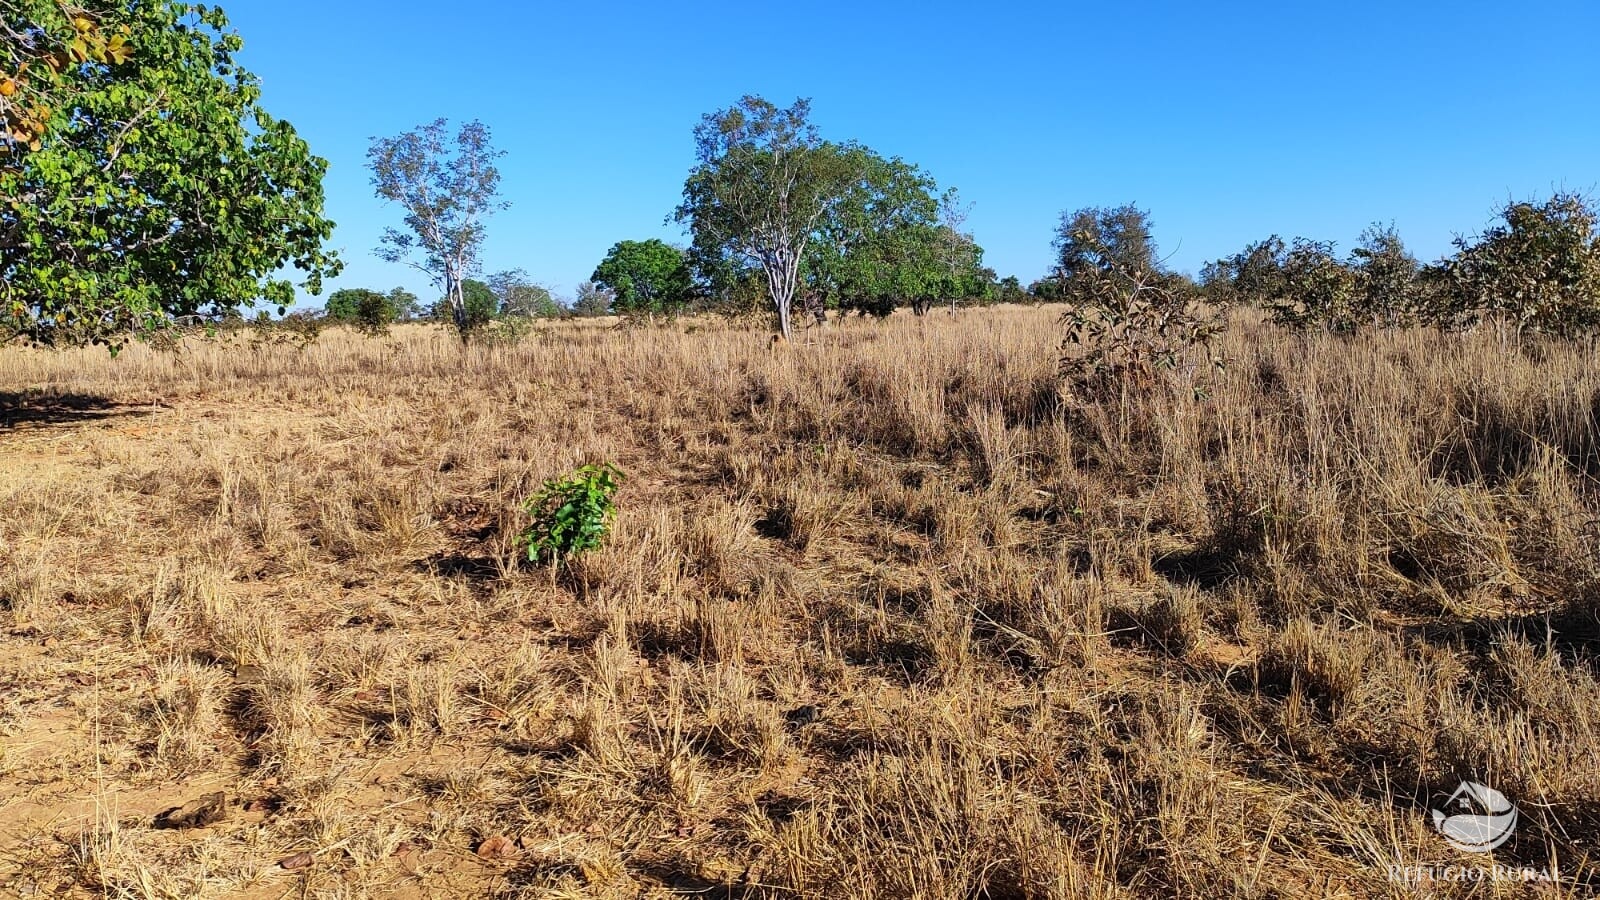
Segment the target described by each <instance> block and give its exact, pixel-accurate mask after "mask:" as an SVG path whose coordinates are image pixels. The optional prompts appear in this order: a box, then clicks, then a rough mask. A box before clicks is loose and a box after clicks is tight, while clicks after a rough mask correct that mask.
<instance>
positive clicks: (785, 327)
mask: <svg viewBox="0 0 1600 900" xmlns="http://www.w3.org/2000/svg"><path fill="white" fill-rule="evenodd" d="M789 300H790V298H788V297H778V296H777V295H773V298H772V305H773V306H775V307H777V309H778V333H779V334H782V335H783V339H784V340H786V341H787V340H788V339H789V337H790V335H789Z"/></svg>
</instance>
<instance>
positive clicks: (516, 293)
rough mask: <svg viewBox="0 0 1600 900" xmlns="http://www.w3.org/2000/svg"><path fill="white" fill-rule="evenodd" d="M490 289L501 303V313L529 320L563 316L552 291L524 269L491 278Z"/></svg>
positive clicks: (512, 270) (498, 273)
mask: <svg viewBox="0 0 1600 900" xmlns="http://www.w3.org/2000/svg"><path fill="white" fill-rule="evenodd" d="M488 284H489V289H490V290H492V291H494V295H495V297H496V298H498V299H499V301H500V313H501V314H502V315H506V316H521V317H523V318H528V319H547V318H554V317H556V316H559V315H561V304H560V303H558V302H556V298H555V297H554V296H553V295H552V294H551V293H550V289H549V288H547V287H545V286H544V285H542V284H539V283H537V282H535V281H534V280H533V279H532V278H530V277H528V273H527V272H525V271H523V270H522V269H510V270H508V271H505V272H496V273H495V274H493V275H491V276H489V281H488Z"/></svg>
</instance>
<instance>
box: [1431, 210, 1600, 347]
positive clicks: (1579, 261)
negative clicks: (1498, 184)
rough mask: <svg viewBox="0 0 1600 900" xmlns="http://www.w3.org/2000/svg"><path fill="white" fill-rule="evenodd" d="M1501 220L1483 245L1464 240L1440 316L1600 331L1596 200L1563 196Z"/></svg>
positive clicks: (1447, 270) (1556, 330)
mask: <svg viewBox="0 0 1600 900" xmlns="http://www.w3.org/2000/svg"><path fill="white" fill-rule="evenodd" d="M1500 218H1501V220H1502V221H1501V224H1497V225H1494V226H1492V227H1490V228H1488V229H1487V230H1485V231H1484V233H1483V234H1481V235H1479V236H1478V238H1477V239H1476V240H1467V239H1465V238H1457V239H1456V248H1457V251H1458V252H1457V253H1456V255H1455V256H1454V257H1453V258H1451V259H1449V260H1447V261H1445V263H1444V264H1443V265H1442V266H1441V269H1442V276H1443V281H1444V283H1445V285H1446V286H1447V290H1446V292H1445V293H1444V295H1443V297H1442V302H1441V303H1439V304H1437V308H1436V309H1435V311H1434V315H1433V318H1434V319H1435V320H1437V321H1441V322H1443V323H1445V324H1459V325H1470V324H1473V323H1475V322H1477V321H1479V320H1481V319H1483V318H1495V319H1501V320H1504V321H1507V322H1510V323H1512V324H1513V325H1515V327H1516V329H1517V331H1518V333H1519V334H1520V333H1522V332H1524V331H1530V330H1531V331H1541V332H1547V333H1551V334H1559V335H1568V336H1570V335H1577V334H1583V333H1588V332H1593V331H1594V330H1595V329H1597V328H1600V236H1597V235H1596V231H1595V225H1596V215H1595V211H1594V209H1593V208H1592V207H1591V206H1590V205H1589V203H1588V201H1587V200H1586V199H1585V198H1583V197H1582V196H1579V195H1577V194H1569V193H1561V194H1556V195H1555V196H1553V197H1551V198H1550V199H1549V200H1548V201H1546V202H1545V203H1543V204H1539V203H1532V202H1520V203H1510V204H1507V205H1506V206H1505V207H1504V208H1503V209H1502V210H1501V212H1500Z"/></svg>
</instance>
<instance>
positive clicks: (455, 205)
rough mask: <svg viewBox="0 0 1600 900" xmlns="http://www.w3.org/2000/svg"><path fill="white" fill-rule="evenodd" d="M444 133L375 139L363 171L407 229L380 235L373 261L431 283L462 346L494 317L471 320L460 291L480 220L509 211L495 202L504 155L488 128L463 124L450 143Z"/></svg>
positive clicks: (478, 241)
mask: <svg viewBox="0 0 1600 900" xmlns="http://www.w3.org/2000/svg"><path fill="white" fill-rule="evenodd" d="M446 129H447V123H446V121H445V120H444V119H437V120H435V121H434V122H432V123H430V124H427V125H423V126H421V127H418V128H416V129H413V130H411V131H408V132H406V133H404V134H402V135H399V136H398V137H393V138H376V139H374V140H373V142H372V145H371V147H370V148H368V150H367V164H368V166H369V167H370V168H371V169H372V184H373V188H374V189H375V190H376V191H377V194H378V196H379V197H380V198H382V199H384V200H388V201H390V202H392V203H398V204H400V206H401V208H402V209H403V210H404V211H405V229H404V230H401V229H398V228H389V229H387V230H385V231H384V234H383V239H382V243H381V245H380V246H379V248H378V251H377V252H378V256H379V257H380V258H382V259H384V260H387V261H389V262H401V261H405V262H408V263H409V264H410V265H412V266H413V267H414V268H416V269H418V270H419V271H421V272H425V273H427V274H428V276H429V277H431V278H433V279H434V281H435V283H436V284H438V285H439V286H440V287H441V288H443V290H444V301H443V302H444V306H445V309H446V310H447V311H448V312H449V314H450V318H451V320H452V321H454V322H455V325H456V330H457V332H458V333H459V334H460V335H461V339H462V340H463V341H465V340H466V339H467V337H468V335H469V334H470V333H471V331H472V330H473V329H474V328H476V327H478V326H480V325H482V324H483V322H485V321H487V320H488V318H492V316H489V317H482V318H478V319H475V318H474V316H473V314H472V313H471V312H470V311H469V309H468V300H467V296H466V288H465V284H466V281H467V275H468V274H469V273H471V272H473V271H475V270H476V267H477V264H478V254H479V252H480V250H481V249H482V247H483V238H484V221H483V220H484V219H485V218H487V217H488V216H489V215H491V214H492V213H494V212H495V211H497V210H502V209H505V208H506V207H507V206H508V205H509V204H507V203H503V202H501V201H500V200H499V199H498V198H499V193H500V170H499V169H498V168H496V166H495V164H494V162H495V160H496V159H498V158H500V157H501V156H503V155H504V154H503V153H501V152H500V151H497V150H495V149H494V147H493V146H492V145H491V143H490V137H489V129H488V127H487V126H485V125H484V124H483V123H482V122H468V123H467V124H465V125H463V126H461V129H460V130H459V131H458V132H457V133H456V136H455V139H454V141H453V144H452V142H451V141H449V140H448V138H447V135H446ZM418 256H420V257H421V259H420V261H419V260H418V259H416V257H418ZM480 283H481V282H480ZM487 289H488V288H487V286H485V290H487ZM490 294H491V296H492V295H493V292H492V291H491V292H490ZM480 303H481V298H480ZM495 305H496V311H498V305H499V303H498V301H496V303H495Z"/></svg>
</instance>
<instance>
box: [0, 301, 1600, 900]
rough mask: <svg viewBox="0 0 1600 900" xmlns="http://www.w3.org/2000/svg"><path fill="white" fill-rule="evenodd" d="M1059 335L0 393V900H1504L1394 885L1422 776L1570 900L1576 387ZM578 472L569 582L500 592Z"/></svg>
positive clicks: (555, 577) (988, 331)
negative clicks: (598, 484) (1179, 350)
mask: <svg viewBox="0 0 1600 900" xmlns="http://www.w3.org/2000/svg"><path fill="white" fill-rule="evenodd" d="M1058 337H1059V330H1058V327H1057V326H1056V324H1055V321H1054V313H1052V312H1051V311H1050V310H1049V309H1020V308H1019V309H1010V308H1001V309H992V310H984V311H966V312H963V313H961V314H959V315H956V316H949V315H946V314H944V313H942V312H941V313H938V314H935V315H932V316H929V317H927V318H926V319H921V320H919V319H914V318H912V317H909V316H897V317H895V318H893V319H891V320H889V321H887V322H882V323H878V322H861V321H847V322H843V323H839V324H836V325H833V326H830V327H829V328H828V329H825V330H819V331H813V332H810V333H808V334H807V335H805V336H804V338H803V339H802V340H798V341H796V342H795V345H794V346H789V347H783V348H778V349H773V348H772V346H771V345H770V343H769V341H768V340H767V339H766V336H765V335H764V334H761V333H757V332H753V331H749V330H745V329H742V328H740V327H736V326H733V325H728V324H724V323H720V322H715V321H702V322H693V323H679V324H677V325H674V326H671V327H668V328H659V329H634V330H615V329H610V328H606V327H600V326H596V325H593V324H588V323H563V324H559V325H555V326H549V327H546V328H545V329H544V330H542V331H540V332H538V333H537V334H536V335H535V336H534V337H533V338H531V339H529V340H528V341H526V342H524V343H522V344H520V345H516V346H499V347H472V348H467V349H463V348H462V347H460V346H459V345H458V344H457V343H456V342H455V341H454V340H453V339H452V338H451V337H450V336H449V335H448V334H447V333H446V332H445V331H443V330H435V329H429V328H426V327H422V326H415V327H405V328H401V329H398V330H397V331H396V332H395V333H394V335H393V336H391V337H389V338H366V337H360V336H357V335H354V334H347V333H341V332H333V333H327V334H325V335H324V336H323V337H322V339H321V340H320V341H318V342H317V343H315V344H313V345H311V346H309V347H307V348H305V349H299V350H297V349H295V348H293V347H287V346H256V345H253V344H251V343H249V342H248V341H243V342H239V343H235V344H232V345H217V344H208V343H203V342H196V343H190V344H187V345H185V346H183V347H182V348H181V350H180V351H179V352H176V353H160V352H155V351H152V350H149V349H145V348H141V347H134V348H132V349H130V350H128V351H126V352H125V353H123V354H122V355H121V356H120V357H118V358H116V359H111V358H108V356H107V355H106V354H105V353H104V352H103V351H93V350H90V351H82V352H77V351H74V352H62V353H44V352H35V351H27V350H20V349H11V350H6V351H4V352H3V353H0V395H3V400H4V402H3V403H0V408H3V409H4V410H5V413H4V415H5V416H6V417H7V420H8V421H6V422H0V425H3V426H6V427H4V428H0V895H29V894H30V893H32V892H38V893H40V894H49V893H53V892H57V891H60V892H63V893H66V894H68V895H73V894H76V895H83V896H88V895H103V896H113V897H185V898H187V897H201V896H218V897H220V896H261V897H280V896H286V895H293V896H319V897H347V896H348V897H354V896H371V895H378V896H483V895H499V896H527V897H638V896H646V897H649V896H672V895H681V894H683V893H685V892H688V893H698V894H701V895H704V896H711V897H746V898H749V897H766V896H772V897H779V896H784V897H792V896H807V897H840V898H868V897H872V898H880V897H881V898H1023V897H1027V898H1035V897H1038V898H1054V897H1062V898H1065V897H1146V896H1174V897H1208V898H1209V897H1219V896H1238V897H1263V898H1265V897H1312V896H1351V897H1390V896H1393V897H1402V896H1421V895H1426V896H1473V897H1490V896H1522V895H1533V893H1534V889H1533V888H1529V887H1526V886H1521V885H1510V884H1498V885H1496V884H1488V883H1477V884H1471V883H1468V884H1457V885H1449V884H1441V885H1434V886H1427V887H1425V888H1423V889H1420V890H1419V889H1415V888H1412V887H1410V886H1407V885H1405V884H1400V883H1395V882H1393V881H1391V880H1390V879H1389V877H1388V874H1387V867H1389V866H1395V865H1425V864H1433V863H1455V864H1464V865H1472V864H1478V863H1487V862H1489V861H1490V858H1489V857H1483V856H1469V855H1466V854H1461V853H1457V852H1456V851H1453V850H1450V849H1449V848H1448V847H1447V846H1446V845H1445V844H1444V843H1443V842H1442V841H1441V840H1440V838H1439V837H1438V836H1437V835H1436V834H1435V833H1434V832H1433V830H1432V829H1431V827H1430V826H1429V824H1428V820H1427V808H1428V805H1429V804H1430V802H1437V799H1438V794H1437V792H1439V791H1445V792H1448V791H1449V790H1451V789H1452V788H1454V786H1455V784H1456V783H1457V782H1458V781H1460V780H1461V779H1462V778H1464V777H1469V776H1471V777H1476V778H1477V779H1479V780H1482V781H1486V782H1488V783H1490V784H1492V785H1494V786H1496V787H1498V788H1500V789H1501V790H1503V791H1504V792H1505V793H1506V794H1507V795H1509V796H1511V797H1512V798H1513V799H1514V800H1516V801H1517V802H1518V803H1519V805H1520V807H1521V810H1522V815H1523V819H1522V825H1521V827H1520V828H1519V830H1518V833H1517V835H1516V837H1515V839H1514V840H1513V842H1512V843H1510V844H1507V845H1506V846H1505V847H1502V848H1501V849H1500V850H1498V851H1496V853H1495V855H1494V857H1493V861H1494V862H1498V863H1501V864H1514V865H1528V866H1535V867H1541V868H1542V867H1547V866H1548V867H1552V868H1554V869H1556V870H1557V871H1558V873H1559V876H1560V877H1561V879H1563V883H1562V884H1561V885H1557V886H1547V887H1545V888H1541V889H1540V891H1542V893H1539V894H1538V895H1539V896H1588V895H1589V892H1590V890H1591V885H1592V884H1593V883H1594V882H1596V881H1597V880H1600V872H1597V869H1596V863H1595V861H1594V860H1593V859H1591V854H1592V852H1593V850H1594V847H1595V841H1596V839H1597V837H1600V675H1597V672H1596V663H1595V652H1594V651H1595V648H1596V643H1595V641H1596V635H1597V632H1600V628H1597V619H1596V611H1597V610H1600V555H1597V550H1596V545H1597V543H1600V542H1597V540H1596V538H1597V531H1600V526H1597V524H1596V523H1597V519H1600V491H1597V487H1600V484H1597V482H1596V478H1597V477H1600V427H1597V423H1596V417H1597V415H1600V369H1597V368H1596V367H1595V366H1594V364H1593V356H1592V355H1591V354H1590V353H1589V352H1588V350H1587V348H1584V347H1579V346H1574V345H1564V344H1550V345H1545V344H1534V345H1529V346H1526V347H1522V348H1517V347H1507V346H1504V345H1502V344H1501V343H1500V342H1499V341H1498V340H1497V339H1496V338H1495V337H1493V336H1491V335H1465V336H1442V335H1438V334H1434V333H1430V332H1423V331H1415V332H1402V333H1394V334H1381V335H1376V336H1373V335H1364V336H1360V337H1357V338H1339V337H1329V336H1315V337H1299V336H1294V335H1290V334H1287V333H1285V332H1281V331H1278V330H1275V329H1273V328H1271V327H1269V326H1267V325H1264V324H1262V323H1260V322H1259V321H1255V320H1253V319H1251V318H1249V317H1248V316H1242V317H1240V318H1238V319H1237V320H1236V321H1235V323H1234V328H1233V330H1232V331H1230V332H1229V334H1228V335H1227V337H1226V338H1225V339H1224V341H1223V346H1222V347H1221V348H1220V349H1221V350H1222V351H1223V353H1224V354H1225V355H1226V356H1227V357H1228V358H1229V359H1230V360H1231V362H1230V365H1229V366H1228V368H1227V369H1226V370H1225V371H1223V372H1211V371H1205V370H1191V371H1185V372H1180V373H1177V374H1176V375H1175V376H1174V377H1173V378H1171V379H1170V381H1169V383H1168V384H1166V385H1164V386H1163V387H1162V388H1161V389H1160V390H1159V391H1157V392H1156V393H1154V394H1149V395H1144V396H1124V397H1116V398H1112V399H1110V400H1108V401H1105V402H1103V403H1099V404H1095V405H1087V406H1085V405H1074V404H1072V403H1068V402H1063V400H1062V399H1061V396H1062V393H1061V391H1060V390H1059V386H1058V384H1057V378H1056V345H1057V341H1058ZM607 460H609V461H612V462H615V463H616V464H617V465H618V466H620V467H621V468H622V469H623V470H624V471H625V472H626V473H627V476H628V481H627V483H626V485H625V486H624V489H623V491H622V493H621V494H620V498H619V502H620V509H621V513H620V516H619V518H618V520H617V524H616V530H615V532H614V534H613V536H612V538H611V539H610V541H609V543H608V545H607V546H606V547H605V548H604V549H602V550H600V551H598V552H595V553H593V554H591V555H589V556H587V557H585V558H583V559H581V560H579V561H577V562H575V563H574V564H573V565H571V566H570V567H569V568H567V569H566V570H563V571H559V572H557V571H552V570H550V569H546V568H530V567H528V566H526V565H525V564H521V563H520V562H519V560H518V552H517V547H516V545H515V537H516V534H517V532H518V531H519V529H520V528H521V527H522V514H521V512H520V509H519V503H520V501H521V500H522V498H524V497H526V496H527V495H528V494H530V493H531V492H532V491H534V490H535V489H536V488H537V487H538V485H539V484H540V482H541V481H542V480H544V479H546V478H550V477H554V476H559V475H563V474H566V473H567V472H568V471H570V470H571V469H573V468H575V467H577V466H578V465H581V464H583V463H586V462H598V461H607ZM212 791H223V792H225V793H226V794H227V797H228V800H229V804H230V807H229V816H228V818H227V819H226V820H224V821H222V822H220V823H217V824H214V825H210V826H208V827H204V828H199V829H193V830H158V829H154V828H152V827H151V826H152V818H153V816H154V815H155V814H156V813H158V812H160V811H162V810H164V809H167V808H169V807H173V806H178V805H180V804H183V803H185V802H187V801H190V800H193V799H195V798H197V797H199V796H201V795H204V794H207V793H210V792H212ZM301 853H306V854H310V855H309V856H305V857H300V859H299V860H298V861H300V862H305V861H309V864H308V865H305V866H304V867H299V868H294V869H284V868H282V867H281V866H279V865H278V863H279V861H280V860H283V859H285V858H289V857H293V856H295V855H296V854H301Z"/></svg>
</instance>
